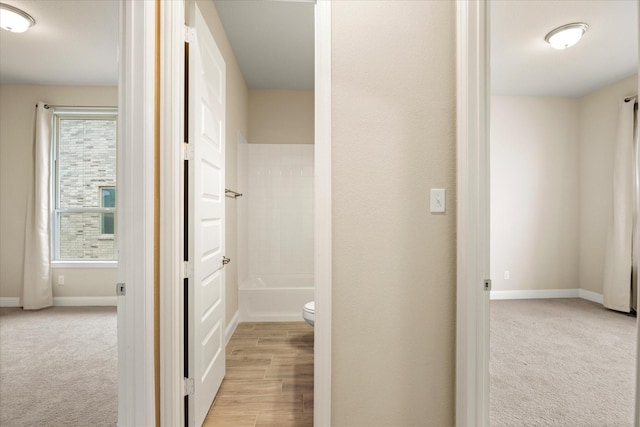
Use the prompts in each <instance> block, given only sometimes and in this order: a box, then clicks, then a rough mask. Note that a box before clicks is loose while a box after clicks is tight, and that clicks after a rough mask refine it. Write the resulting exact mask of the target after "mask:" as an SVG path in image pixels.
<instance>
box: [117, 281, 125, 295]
mask: <svg viewBox="0 0 640 427" xmlns="http://www.w3.org/2000/svg"><path fill="white" fill-rule="evenodd" d="M126 294H127V285H125V284H124V283H116V295H117V296H119V297H120V296H124V295H126Z"/></svg>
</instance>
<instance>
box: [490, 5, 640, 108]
mask: <svg viewBox="0 0 640 427" xmlns="http://www.w3.org/2000/svg"><path fill="white" fill-rule="evenodd" d="M637 8H638V2H637V1H633V0H584V1H573V0H555V1H541V0H529V1H525V0H518V1H514V0H498V1H493V2H492V3H491V90H492V93H494V94H497V95H536V96H569V97H579V96H583V95H586V94H588V93H590V92H593V91H594V90H596V89H599V88H601V87H603V86H606V85H608V84H611V83H613V82H616V81H618V80H621V79H623V78H625V77H628V76H630V75H632V74H634V73H636V72H637V69H638V9H637ZM571 22H586V23H587V24H589V29H588V30H587V32H586V33H585V35H584V37H583V38H582V40H581V41H580V42H579V43H578V44H577V45H575V46H573V47H571V48H569V49H567V50H555V49H553V48H551V46H549V45H548V44H547V43H546V42H545V41H544V37H545V35H546V34H547V33H548V32H549V31H551V30H553V29H554V28H557V27H559V26H561V25H564V24H568V23H571Z"/></svg>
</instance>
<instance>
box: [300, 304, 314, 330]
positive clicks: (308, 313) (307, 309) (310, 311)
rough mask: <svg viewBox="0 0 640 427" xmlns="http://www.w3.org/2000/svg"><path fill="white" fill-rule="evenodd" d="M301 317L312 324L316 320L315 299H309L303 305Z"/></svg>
mask: <svg viewBox="0 0 640 427" xmlns="http://www.w3.org/2000/svg"><path fill="white" fill-rule="evenodd" d="M302 318H303V319H304V321H305V322H307V323H308V324H310V325H311V326H313V324H314V323H315V320H316V303H315V301H310V302H308V303H306V304H305V305H304V308H303V309H302Z"/></svg>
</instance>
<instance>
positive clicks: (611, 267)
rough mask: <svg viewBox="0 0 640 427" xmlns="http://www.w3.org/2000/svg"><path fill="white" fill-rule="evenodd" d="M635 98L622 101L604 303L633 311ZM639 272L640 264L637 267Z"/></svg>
mask: <svg viewBox="0 0 640 427" xmlns="http://www.w3.org/2000/svg"><path fill="white" fill-rule="evenodd" d="M633 101H634V100H631V101H630V102H625V100H621V102H620V109H619V119H618V135H617V138H616V141H615V156H614V167H613V210H612V215H611V220H610V222H609V235H608V238H607V248H606V258H605V265H604V289H603V294H604V306H605V307H608V308H610V309H613V310H617V311H623V312H626V313H628V312H629V311H631V310H630V309H631V284H632V271H633V267H634V265H633V264H634V262H633V258H634V253H633V246H634V243H635V242H634V239H633V235H634V229H635V222H636V219H635V211H636V203H637V192H638V189H637V173H636V167H637V161H636V147H637V139H638V136H637V133H636V132H635V128H636V125H635V123H636V121H637V119H636V115H635V111H634V102H633ZM636 271H637V266H636Z"/></svg>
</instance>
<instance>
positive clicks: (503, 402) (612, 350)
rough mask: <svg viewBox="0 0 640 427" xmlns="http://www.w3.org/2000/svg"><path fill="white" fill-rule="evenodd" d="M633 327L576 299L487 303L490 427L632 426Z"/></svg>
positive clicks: (620, 317)
mask: <svg viewBox="0 0 640 427" xmlns="http://www.w3.org/2000/svg"><path fill="white" fill-rule="evenodd" d="M635 343H636V319H635V318H633V317H629V316H627V315H624V314H622V313H617V312H614V311H609V310H607V309H605V308H604V307H602V305H600V304H596V303H592V302H589V301H585V300H583V299H549V300H508V301H492V302H491V363H490V373H491V399H490V401H491V414H490V415H491V425H492V426H580V427H623V426H624V427H626V426H631V425H632V424H633V405H634V395H635V392H634V385H635V380H634V377H635V361H636V354H635Z"/></svg>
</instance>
